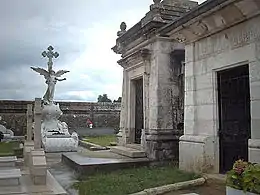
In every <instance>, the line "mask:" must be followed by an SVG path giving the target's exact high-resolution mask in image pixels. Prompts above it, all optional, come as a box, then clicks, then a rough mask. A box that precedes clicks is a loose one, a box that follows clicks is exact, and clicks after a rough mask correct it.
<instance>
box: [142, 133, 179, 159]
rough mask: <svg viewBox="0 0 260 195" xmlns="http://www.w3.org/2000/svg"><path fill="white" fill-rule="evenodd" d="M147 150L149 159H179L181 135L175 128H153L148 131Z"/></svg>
mask: <svg viewBox="0 0 260 195" xmlns="http://www.w3.org/2000/svg"><path fill="white" fill-rule="evenodd" d="M145 151H146V153H147V156H148V158H149V159H152V160H157V161H162V160H176V161H178V159H179V135H178V134H177V133H175V132H174V131H173V130H160V131H157V130H153V131H149V132H147V133H146V146H145Z"/></svg>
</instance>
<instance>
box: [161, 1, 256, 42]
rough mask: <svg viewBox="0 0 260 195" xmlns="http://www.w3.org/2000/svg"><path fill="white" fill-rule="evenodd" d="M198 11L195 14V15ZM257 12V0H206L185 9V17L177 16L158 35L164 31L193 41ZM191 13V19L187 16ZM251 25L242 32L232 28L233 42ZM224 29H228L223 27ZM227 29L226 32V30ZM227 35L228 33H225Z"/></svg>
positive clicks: (184, 39) (179, 38)
mask: <svg viewBox="0 0 260 195" xmlns="http://www.w3.org/2000/svg"><path fill="white" fill-rule="evenodd" d="M197 13H199V15H197ZM259 13H260V2H259V1H258V0H251V1H250V3H249V2H248V0H240V1H234V0H220V1H214V0H208V1H206V2H205V3H203V4H202V5H200V6H199V8H198V11H197V12H196V10H194V11H191V12H189V14H188V15H186V16H185V18H180V19H179V20H176V21H175V22H173V23H171V24H170V25H167V26H166V27H164V28H162V29H161V30H160V34H161V35H168V36H170V37H172V38H174V39H175V40H179V41H180V42H185V43H189V42H196V41H198V40H199V39H202V38H205V37H208V36H210V35H213V34H215V33H217V32H220V31H221V30H223V29H227V28H229V27H231V26H234V25H236V24H238V23H241V22H243V21H245V20H248V19H249V18H252V17H254V16H256V15H258V14H259ZM189 17H192V19H191V20H187V18H189ZM252 28H259V27H258V25H255V26H252V25H251V26H250V27H249V28H245V29H243V33H242V34H241V33H240V34H238V33H235V32H232V35H231V37H230V38H231V39H232V38H233V43H234V46H235V45H236V46H239V45H238V44H239V43H238V42H237V40H238V39H240V40H242V39H243V38H244V39H246V38H247V37H248V35H249V34H248V33H250V32H251V31H252ZM227 31H228V30H227ZM227 33H228V32H227ZM225 36H226V37H229V35H228V34H227V35H225Z"/></svg>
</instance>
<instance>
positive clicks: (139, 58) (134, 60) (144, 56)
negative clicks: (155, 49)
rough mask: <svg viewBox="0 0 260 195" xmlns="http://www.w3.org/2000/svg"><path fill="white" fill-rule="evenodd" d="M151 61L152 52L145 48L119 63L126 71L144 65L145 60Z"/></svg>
mask: <svg viewBox="0 0 260 195" xmlns="http://www.w3.org/2000/svg"><path fill="white" fill-rule="evenodd" d="M149 59H150V51H149V50H148V49H145V48H144V49H140V50H138V51H136V52H135V53H132V54H130V55H128V56H126V57H124V58H122V59H121V60H119V61H118V62H117V63H118V64H119V65H120V66H122V67H123V68H124V69H128V68H131V67H134V66H136V65H138V64H141V63H144V62H145V60H149Z"/></svg>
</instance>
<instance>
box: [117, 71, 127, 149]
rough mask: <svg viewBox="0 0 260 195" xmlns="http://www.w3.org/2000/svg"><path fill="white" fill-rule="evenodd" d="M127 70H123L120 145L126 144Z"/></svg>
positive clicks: (118, 140)
mask: <svg viewBox="0 0 260 195" xmlns="http://www.w3.org/2000/svg"><path fill="white" fill-rule="evenodd" d="M126 83H127V72H126V70H124V71H123V86H122V101H121V110H120V126H119V128H120V129H119V133H118V134H117V142H118V145H121V146H123V145H126V142H127V140H126V139H127V137H126V128H127V126H126V120H127V115H126V113H127V92H126V91H127V86H126Z"/></svg>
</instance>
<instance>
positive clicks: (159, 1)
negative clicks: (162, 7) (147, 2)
mask: <svg viewBox="0 0 260 195" xmlns="http://www.w3.org/2000/svg"><path fill="white" fill-rule="evenodd" d="M153 3H154V5H158V4H159V3H161V0H153Z"/></svg>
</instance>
